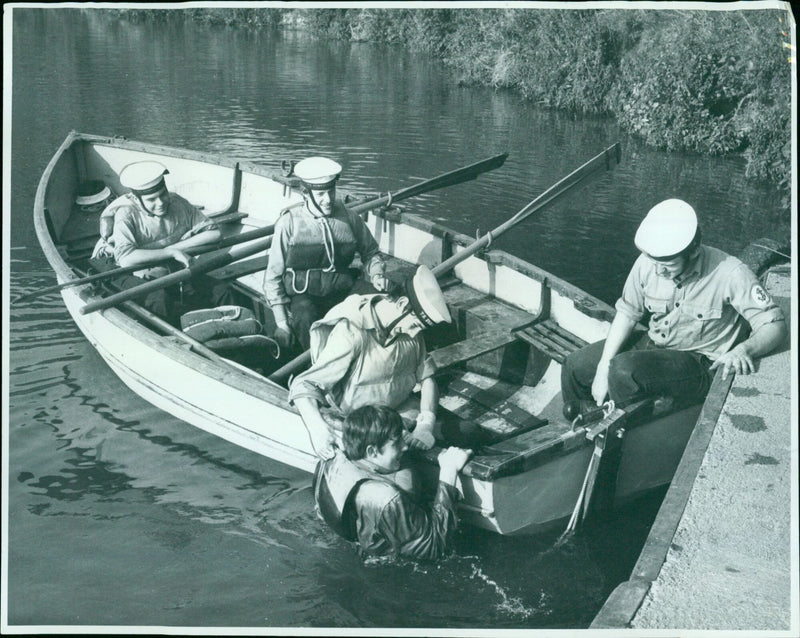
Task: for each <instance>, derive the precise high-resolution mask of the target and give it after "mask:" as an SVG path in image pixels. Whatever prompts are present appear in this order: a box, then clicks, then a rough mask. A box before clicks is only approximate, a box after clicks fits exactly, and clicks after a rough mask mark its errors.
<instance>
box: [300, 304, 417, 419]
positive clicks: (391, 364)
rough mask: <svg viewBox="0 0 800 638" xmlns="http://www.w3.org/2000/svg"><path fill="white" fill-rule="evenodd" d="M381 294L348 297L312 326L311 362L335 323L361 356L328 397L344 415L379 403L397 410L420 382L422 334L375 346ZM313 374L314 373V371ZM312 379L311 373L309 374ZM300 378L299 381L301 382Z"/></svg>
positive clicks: (318, 353)
mask: <svg viewBox="0 0 800 638" xmlns="http://www.w3.org/2000/svg"><path fill="white" fill-rule="evenodd" d="M382 297H385V295H350V296H349V297H348V298H347V299H345V300H344V301H343V302H342V303H340V304H339V305H337V306H334V307H333V308H332V309H331V310H330V311H328V313H327V314H326V315H325V316H324V317H323V318H322V319H320V320H318V321H315V322H314V323H313V324H312V326H311V332H310V350H311V361H312V363H314V362H316V361H317V359H318V358H319V356H320V354H321V353H322V351H323V350H324V349H325V346H326V344H327V343H328V339H329V337H330V335H331V332H332V331H333V329H334V328H335V327H336V325H337V324H338V323H339V322H342V321H344V322H347V324H349V325H348V327H349V328H350V331H351V333H352V334H353V335H355V338H356V339H358V344H359V347H358V351H359V356H358V357H357V358H356V360H355V361H354V362H353V364H352V366H351V368H350V369H349V370H348V373H347V375H346V376H345V378H344V379H342V381H341V382H340V383H339V384H337V386H336V389H335V390H333V391H332V392H329V393H328V396H327V400H328V402H329V403H330V404H331V405H332V406H336V407H337V408H338V409H339V410H341V411H342V412H343V413H345V414H346V413H347V412H350V411H351V410H354V409H356V408H358V407H361V406H362V405H374V404H382V405H388V406H390V407H393V408H397V407H398V406H399V405H400V404H402V403H403V402H404V401H405V400H406V399H408V397H409V395H410V394H411V392H412V391H413V390H414V387H415V386H416V385H417V383H418V382H419V381H420V380H421V379H419V378H418V376H417V373H418V370H419V367H420V365H421V364H422V362H423V361H424V360H425V357H426V356H427V350H426V348H425V341H424V338H423V336H422V334H421V333H420V334H417V335H416V336H414V337H410V336H409V335H399V336H398V337H397V338H396V339H395V340H394V341H393V342H392V343H390V344H389V345H383V344H381V343H380V342H379V341H378V332H377V326H376V324H375V321H374V318H373V316H372V305H373V304H375V303H377V301H378V299H380V298H382ZM312 370H313V368H312ZM309 374H310V376H311V377H312V378H313V373H309ZM302 378H303V377H302V375H300V376H298V380H299V379H302Z"/></svg>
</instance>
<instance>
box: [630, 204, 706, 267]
mask: <svg viewBox="0 0 800 638" xmlns="http://www.w3.org/2000/svg"><path fill="white" fill-rule="evenodd" d="M696 232H697V215H696V214H695V212H694V208H692V207H691V206H690V205H689V204H687V203H686V202H684V201H683V200H682V199H665V200H664V201H663V202H661V203H659V204H656V205H655V206H653V208H651V209H650V212H648V213H647V215H646V216H645V218H644V219H643V220H642V223H641V224H639V229H638V230H637V231H636V237H635V238H634V240H633V241H634V243H635V244H636V247H637V248H638V249H639V250H640V251H642V252H643V253H647V254H648V255H650V256H651V257H656V258H660V257H670V256H672V255H677V254H678V253H679V252H681V251H682V250H684V249H685V248H687V247H688V246H689V244H691V243H692V240H693V239H694V236H695V233H696Z"/></svg>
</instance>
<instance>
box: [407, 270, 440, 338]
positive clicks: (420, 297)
mask: <svg viewBox="0 0 800 638" xmlns="http://www.w3.org/2000/svg"><path fill="white" fill-rule="evenodd" d="M406 295H407V296H408V300H409V302H410V303H411V308H412V310H413V311H414V314H415V315H417V317H418V318H419V320H420V321H422V323H423V324H425V325H426V326H432V325H434V324H437V323H450V321H451V318H450V311H449V310H448V308H447V303H446V302H445V300H444V295H443V294H442V289H441V288H439V282H438V281H436V275H434V274H433V272H431V269H430V268H428V267H427V266H420V267H419V268H417V272H416V273H414V276H413V277H409V278H408V279H407V280H406Z"/></svg>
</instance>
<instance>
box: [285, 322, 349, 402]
mask: <svg viewBox="0 0 800 638" xmlns="http://www.w3.org/2000/svg"><path fill="white" fill-rule="evenodd" d="M354 337H355V335H354V334H353V332H352V330H351V329H350V326H349V323H348V322H347V321H340V322H339V323H338V324H336V326H334V328H333V330H331V334H330V336H329V337H328V340H327V342H326V343H325V347H324V348H323V349H322V351H321V352H320V353H319V357H318V358H317V360H316V361H315V362H314V364H313V365H312V366H311V367H310V368H309V369H308V370H306V371H305V372H303V373H301V374H299V375H297V376H296V377H295V379H294V381H293V382H292V385H291V387H290V388H289V402H290V403H292V402H294V401H295V399H298V398H310V399H315V400H316V401H318V402H319V403H321V404H323V405H326V404H327V403H328V401H327V399H326V398H325V395H326V394H327V393H328V392H330V391H331V390H332V389H333V387H334V386H335V385H336V384H337V383H339V382H340V381H341V380H342V379H344V378H345V377H346V376H347V375H348V373H349V371H350V364H351V362H352V361H353V359H354V358H355V357H356V356H357V353H358V346H359V341H358V339H356V338H354Z"/></svg>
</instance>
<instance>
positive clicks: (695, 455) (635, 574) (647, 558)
mask: <svg viewBox="0 0 800 638" xmlns="http://www.w3.org/2000/svg"><path fill="white" fill-rule="evenodd" d="M732 381H733V377H732V376H729V377H728V378H727V379H723V378H722V371H721V370H718V371H717V374H716V376H715V377H714V381H713V382H712V384H711V388H710V389H709V391H708V396H707V397H706V400H705V403H704V404H703V408H702V410H701V411H700V416H699V417H698V418H697V425H696V426H695V428H694V431H693V432H692V435H691V437H689V442H688V443H687V444H686V450H685V451H684V453H683V456H682V457H681V461H680V463H679V464H678V468H677V469H676V470H675V478H673V479H672V483H671V484H670V487H669V490H667V494H666V496H664V501H663V503H662V504H661V507H660V508H659V510H658V514H657V515H656V519H655V521H653V526H652V527H651V528H650V533H649V534H648V536H647V540H646V541H645V544H644V547H643V548H642V551H641V553H640V554H639V559H638V560H637V561H636V564H635V565H634V567H633V571H632V572H631V577H630V579H629V580H627V581H625V582H624V583H620V584H619V585H618V586H617V587H616V589H614V591H613V592H611V596H609V598H608V599H607V600H606V602H605V604H604V605H603V607H602V608H601V609H600V612H599V613H598V614H597V616H595V618H594V620H593V621H592V624H591V628H592V629H602V628H612V627H628V626H629V625H630V622H631V620H632V619H633V617H634V615H635V614H636V612H637V611H638V610H639V607H640V606H641V604H642V602H643V601H644V598H645V596H646V595H647V593H648V592H649V591H650V586H651V584H652V582H653V581H654V580H655V579H656V578H658V574H659V572H660V571H661V566H662V565H663V564H664V561H665V560H666V558H667V552H668V551H669V548H670V545H671V544H672V539H673V537H674V536H675V531H676V530H677V529H678V524H679V523H680V520H681V516H682V515H683V511H684V509H685V508H686V503H687V502H688V501H689V497H690V496H691V493H692V488H693V487H694V481H695V478H696V477H697V473H698V471H699V470H700V466H701V465H702V463H703V458H704V457H705V453H706V449H708V444H709V442H710V441H711V436H712V435H713V433H714V428H715V427H716V425H717V421H718V420H719V415H720V412H721V411H722V406H723V405H724V404H725V399H726V398H727V397H728V391H729V389H730V387H731V383H732Z"/></svg>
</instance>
